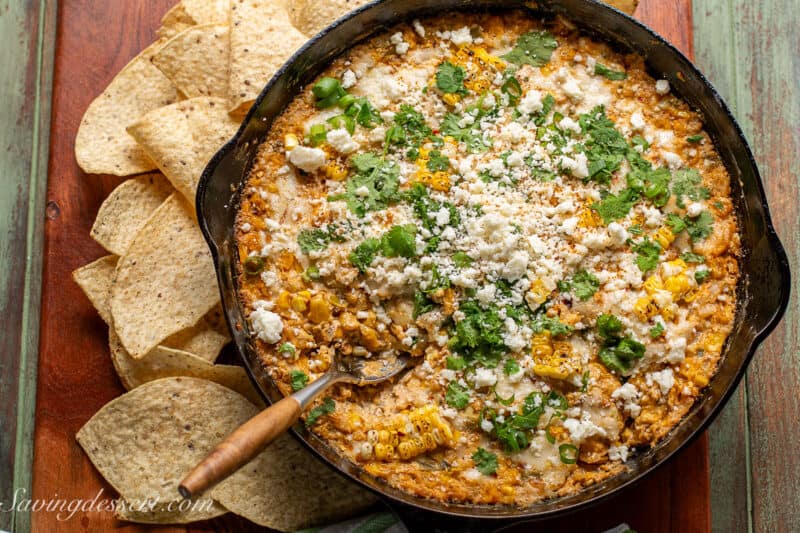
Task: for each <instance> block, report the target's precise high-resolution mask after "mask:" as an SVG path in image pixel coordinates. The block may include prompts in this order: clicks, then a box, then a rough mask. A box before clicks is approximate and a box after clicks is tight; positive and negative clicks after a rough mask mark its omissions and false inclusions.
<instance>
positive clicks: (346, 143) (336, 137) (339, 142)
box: [328, 128, 358, 155]
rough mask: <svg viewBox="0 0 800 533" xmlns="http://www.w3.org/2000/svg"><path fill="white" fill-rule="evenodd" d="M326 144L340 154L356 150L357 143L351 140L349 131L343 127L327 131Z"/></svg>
mask: <svg viewBox="0 0 800 533" xmlns="http://www.w3.org/2000/svg"><path fill="white" fill-rule="evenodd" d="M328 144H330V145H331V146H332V147H333V149H334V150H336V151H337V152H339V153H340V154H345V155H346V154H350V153H352V152H355V151H356V150H358V143H357V142H355V141H354V140H353V138H352V137H351V136H350V133H349V132H348V131H347V130H346V129H344V128H338V129H335V130H331V131H329V132H328Z"/></svg>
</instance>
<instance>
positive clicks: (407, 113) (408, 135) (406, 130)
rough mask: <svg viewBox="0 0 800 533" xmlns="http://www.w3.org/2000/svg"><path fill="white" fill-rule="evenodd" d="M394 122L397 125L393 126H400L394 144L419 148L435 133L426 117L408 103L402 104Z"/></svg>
mask: <svg viewBox="0 0 800 533" xmlns="http://www.w3.org/2000/svg"><path fill="white" fill-rule="evenodd" d="M394 123H395V126H393V127H396V128H398V132H397V133H395V139H393V140H392V144H399V145H407V146H413V147H415V148H418V147H419V145H420V144H422V143H423V142H424V141H425V140H426V139H428V138H429V137H430V136H431V135H432V134H433V131H432V130H431V128H430V127H428V125H427V124H426V123H425V117H424V116H423V115H422V113H420V112H419V111H417V110H416V109H414V108H413V107H411V106H410V105H407V104H402V105H401V106H400V111H398V112H397V113H396V114H395V116H394ZM387 135H388V131H387ZM387 142H388V140H387Z"/></svg>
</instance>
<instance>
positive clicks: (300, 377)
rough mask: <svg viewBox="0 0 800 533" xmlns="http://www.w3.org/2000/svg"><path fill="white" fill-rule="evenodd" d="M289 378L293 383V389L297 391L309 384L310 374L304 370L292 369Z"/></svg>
mask: <svg viewBox="0 0 800 533" xmlns="http://www.w3.org/2000/svg"><path fill="white" fill-rule="evenodd" d="M289 380H290V381H291V384H292V390H293V391H295V392H297V391H299V390H300V389H302V388H303V387H305V386H306V385H308V376H307V375H306V373H305V372H303V371H302V370H292V371H291V372H289Z"/></svg>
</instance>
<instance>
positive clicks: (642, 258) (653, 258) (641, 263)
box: [633, 237, 661, 273]
mask: <svg viewBox="0 0 800 533" xmlns="http://www.w3.org/2000/svg"><path fill="white" fill-rule="evenodd" d="M633 251H634V252H636V254H637V257H636V266H638V267H639V270H641V271H642V272H645V273H647V272H649V271H651V270H653V269H654V268H655V267H656V266H657V265H658V257H659V256H660V255H661V245H660V244H658V243H657V242H655V241H651V240H650V238H649V237H645V238H644V240H642V241H641V242H640V243H638V244H636V245H635V246H634V247H633Z"/></svg>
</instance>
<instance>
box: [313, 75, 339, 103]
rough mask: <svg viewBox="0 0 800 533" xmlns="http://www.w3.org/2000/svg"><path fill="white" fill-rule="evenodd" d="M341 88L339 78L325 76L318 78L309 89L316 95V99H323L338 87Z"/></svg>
mask: <svg viewBox="0 0 800 533" xmlns="http://www.w3.org/2000/svg"><path fill="white" fill-rule="evenodd" d="M341 88H342V84H341V83H339V80H337V79H336V78H330V77H325V78H322V79H321V80H319V81H318V82H317V83H316V84H315V85H314V87H313V88H312V89H311V91H312V92H313V93H314V96H316V97H317V100H323V99H325V98H328V97H329V96H331V95H333V94H336V93H338V92H339V89H341ZM337 96H338V95H337Z"/></svg>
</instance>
